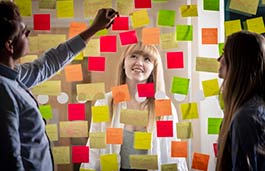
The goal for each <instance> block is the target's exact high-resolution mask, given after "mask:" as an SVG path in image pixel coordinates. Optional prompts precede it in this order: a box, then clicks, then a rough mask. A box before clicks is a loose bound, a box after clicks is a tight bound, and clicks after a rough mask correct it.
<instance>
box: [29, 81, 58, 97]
mask: <svg viewBox="0 0 265 171" xmlns="http://www.w3.org/2000/svg"><path fill="white" fill-rule="evenodd" d="M32 93H33V94H35V95H49V96H58V95H59V94H60V93H61V81H59V80H49V81H45V82H43V83H41V84H39V85H37V86H35V87H33V88H32Z"/></svg>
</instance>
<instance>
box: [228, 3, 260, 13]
mask: <svg viewBox="0 0 265 171" xmlns="http://www.w3.org/2000/svg"><path fill="white" fill-rule="evenodd" d="M258 5H259V0H251V1H250V0H230V4H229V9H231V10H235V11H239V12H241V13H242V12H243V13H247V14H251V15H256V13H257V10H258Z"/></svg>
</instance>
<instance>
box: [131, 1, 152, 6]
mask: <svg viewBox="0 0 265 171" xmlns="http://www.w3.org/2000/svg"><path fill="white" fill-rule="evenodd" d="M134 7H135V8H151V7H152V3H151V0H134Z"/></svg>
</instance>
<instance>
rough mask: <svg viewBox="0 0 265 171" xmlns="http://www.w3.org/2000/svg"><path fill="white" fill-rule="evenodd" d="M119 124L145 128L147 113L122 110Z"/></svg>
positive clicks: (144, 111) (145, 111)
mask: <svg viewBox="0 0 265 171" xmlns="http://www.w3.org/2000/svg"><path fill="white" fill-rule="evenodd" d="M120 122H121V123H124V124H129V125H135V126H147V124H148V111H147V110H133V109H122V110H121V116H120Z"/></svg>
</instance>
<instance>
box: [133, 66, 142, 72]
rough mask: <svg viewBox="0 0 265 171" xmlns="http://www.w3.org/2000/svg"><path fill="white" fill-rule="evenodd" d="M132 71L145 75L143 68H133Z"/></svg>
mask: <svg viewBox="0 0 265 171" xmlns="http://www.w3.org/2000/svg"><path fill="white" fill-rule="evenodd" d="M132 71H134V72H137V73H143V72H144V70H143V69H142V68H138V67H135V68H132Z"/></svg>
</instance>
